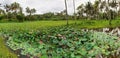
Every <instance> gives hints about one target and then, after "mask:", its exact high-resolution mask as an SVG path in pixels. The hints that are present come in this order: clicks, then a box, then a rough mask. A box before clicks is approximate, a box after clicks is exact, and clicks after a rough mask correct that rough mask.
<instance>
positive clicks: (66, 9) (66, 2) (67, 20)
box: [64, 0, 68, 25]
mask: <svg viewBox="0 0 120 58" xmlns="http://www.w3.org/2000/svg"><path fill="white" fill-rule="evenodd" d="M64 1H65V12H66V20H67V25H68V11H67V1H66V0H64Z"/></svg>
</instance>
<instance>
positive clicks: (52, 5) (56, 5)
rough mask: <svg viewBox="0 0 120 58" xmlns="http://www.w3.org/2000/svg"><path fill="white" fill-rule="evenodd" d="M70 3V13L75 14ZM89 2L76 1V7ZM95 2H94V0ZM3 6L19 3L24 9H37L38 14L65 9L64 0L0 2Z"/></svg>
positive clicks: (69, 0) (7, 0)
mask: <svg viewBox="0 0 120 58" xmlns="http://www.w3.org/2000/svg"><path fill="white" fill-rule="evenodd" d="M67 1H68V2H67V3H68V13H69V14H71V13H73V4H72V0H67ZM88 1H89V0H75V2H76V7H77V6H79V5H80V4H81V3H85V2H88ZM92 1H94V0H92ZM0 2H1V3H3V4H5V3H6V4H10V3H12V2H18V3H20V5H21V6H22V7H23V8H24V11H25V8H26V7H27V6H28V7H30V8H35V9H36V10H37V13H38V14H39V13H40V14H41V13H46V12H60V11H62V10H64V9H65V7H64V0H0Z"/></svg>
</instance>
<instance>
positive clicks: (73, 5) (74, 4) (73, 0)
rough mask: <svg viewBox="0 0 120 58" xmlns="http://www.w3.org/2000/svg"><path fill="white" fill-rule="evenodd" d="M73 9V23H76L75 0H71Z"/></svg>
mask: <svg viewBox="0 0 120 58" xmlns="http://www.w3.org/2000/svg"><path fill="white" fill-rule="evenodd" d="M73 9H74V19H75V24H76V23H77V22H76V14H75V12H76V11H75V0H73Z"/></svg>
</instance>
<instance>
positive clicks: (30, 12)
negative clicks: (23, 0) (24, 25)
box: [26, 7, 36, 19]
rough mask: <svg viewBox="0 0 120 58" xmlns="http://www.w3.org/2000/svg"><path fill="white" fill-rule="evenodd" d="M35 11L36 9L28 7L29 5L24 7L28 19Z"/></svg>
mask: <svg viewBox="0 0 120 58" xmlns="http://www.w3.org/2000/svg"><path fill="white" fill-rule="evenodd" d="M35 12H36V9H35V8H33V9H30V8H29V7H27V8H26V13H28V14H29V19H30V18H31V15H32V14H33V13H35Z"/></svg>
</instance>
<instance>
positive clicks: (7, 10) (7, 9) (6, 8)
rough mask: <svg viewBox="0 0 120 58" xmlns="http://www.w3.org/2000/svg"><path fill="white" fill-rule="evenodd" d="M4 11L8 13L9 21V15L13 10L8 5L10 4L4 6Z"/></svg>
mask: <svg viewBox="0 0 120 58" xmlns="http://www.w3.org/2000/svg"><path fill="white" fill-rule="evenodd" d="M4 9H5V13H6V16H7V19H9V18H8V13H9V11H10V9H11V7H10V5H8V4H6V5H4Z"/></svg>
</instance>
